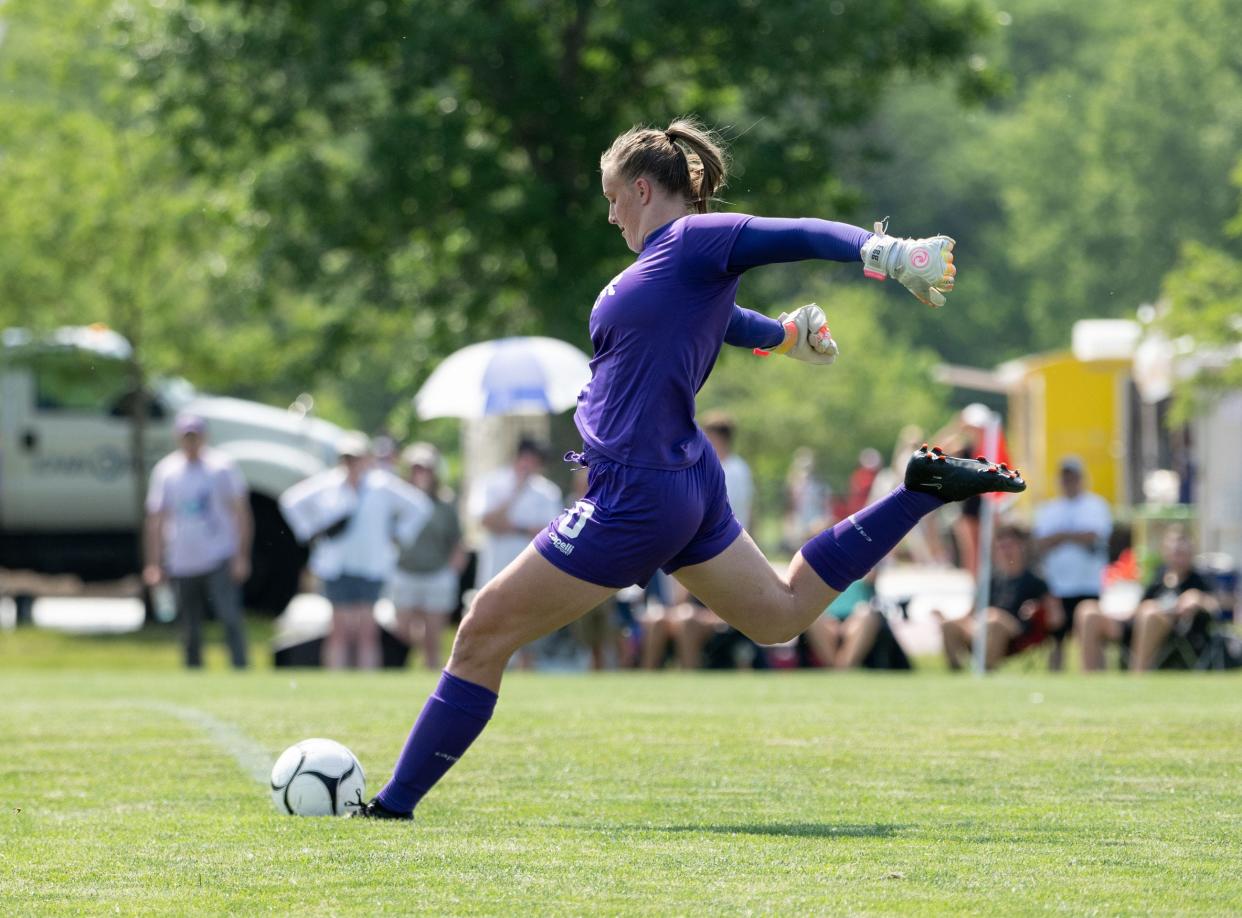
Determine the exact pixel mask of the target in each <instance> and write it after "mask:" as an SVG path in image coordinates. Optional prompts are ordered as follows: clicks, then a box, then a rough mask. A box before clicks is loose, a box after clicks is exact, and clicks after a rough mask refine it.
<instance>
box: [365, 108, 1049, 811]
mask: <svg viewBox="0 0 1242 918" xmlns="http://www.w3.org/2000/svg"><path fill="white" fill-rule="evenodd" d="M600 166H601V171H602V173H603V192H604V197H605V198H606V199H607V200H608V222H609V223H611V224H613V225H615V226H616V227H617V228H618V229H619V230H620V231H621V236H622V238H623V239H624V240H625V243H626V245H627V246H629V248H630V250H631V251H633V252H635V253H636V254H637V255H638V258H637V259H636V260H635V261H634V263H633V264H632V265H630V266H629V267H628V268H626V269H625V270H624V271H622V272H621V273H620V274H618V275H617V276H616V277H614V278H613V279H612V280H611V281H609V282H608V284H607V285H606V286H605V287H604V289H603V290H602V291H600V294H599V296H598V298H597V299H596V300H595V306H594V309H593V310H592V312H591V319H590V331H591V342H592V344H593V345H594V347H595V357H594V359H593V360H592V361H591V380H590V382H588V383H587V385H586V387H585V388H584V389H583V390H582V393H581V395H579V397H578V410H577V413H576V414H575V421H576V423H577V426H578V430H579V431H580V432H581V434H582V439H583V443H584V447H583V452H582V454H581V455H578V454H575V458H577V459H578V460H579V461H582V462H584V463H585V464H586V465H587V467H588V469H589V485H588V490H587V493H586V495H585V496H584V497H583V498H582V499H581V500H579V501H576V502H575V504H574V506H573V507H571V508H569V509H567V510H566V511H565V512H564V513H562V514H561V516H560V517H558V518H557V519H556V520H554V521H553V522H552V523H550V524H549V525H548V527H547V528H546V529H545V530H543V532H541V533H540V534H539V535H538V536H537V537H536V538H535V539H534V541H533V542H532V543H531V544H530V545H528V546H527V547H526V549H525V551H523V553H522V554H521V555H520V556H519V557H518V558H517V560H515V561H514V562H513V563H512V564H510V565H509V566H508V567H507V568H505V570H504V571H502V572H501V573H500V574H499V575H498V576H497V577H496V578H495V579H494V580H492V581H491V582H490V583H489V584H488V585H487V586H486V587H485V588H484V589H482V590H481V591H480V592H479V593H478V595H477V596H476V598H475V600H474V603H473V604H472V606H471V608H470V611H469V613H468V614H467V615H466V617H465V619H464V620H463V621H462V623H461V628H460V630H459V631H458V632H457V639H456V642H455V643H454V645H453V652H452V655H451V657H450V659H449V663H448V666H447V667H446V669H445V670H444V673H443V675H442V677H441V679H440V683H439V685H438V686H437V688H436V690H435V692H434V693H433V694H432V696H431V698H430V699H428V701H427V704H426V706H425V707H424V708H423V711H422V713H421V714H420V715H419V718H418V721H417V722H416V723H415V724H414V728H413V730H412V731H411V732H410V735H409V738H408V739H407V741H406V744H405V748H404V749H403V750H402V752H401V756H400V758H399V759H398V760H397V764H396V768H395V769H394V773H393V777H392V779H391V780H390V781H389V782H388V784H387V785H386V786H385V787H384V788H383V789H382V790H381V791H380V792H379V794H378V795H377V796H376V797H375V799H373V800H372V801H371V802H370V803H368V804H366V805H365V806H363V807H361V808H360V809H359V810H358V815H360V816H364V817H368V818H389V819H394V818H395V819H405V818H410V817H411V813H412V811H413V809H414V806H415V805H416V804H417V803H418V802H419V800H421V799H422V797H423V795H424V794H426V793H427V791H428V790H430V788H431V787H432V785H434V784H435V782H436V781H438V780H439V779H440V777H441V776H442V775H443V774H444V773H445V772H446V771H447V770H448V769H449V767H450V766H451V765H452V764H453V763H454V762H456V761H457V760H458V758H460V757H461V755H462V754H463V753H465V751H466V749H467V748H468V747H469V746H470V744H471V743H472V742H473V741H474V739H475V738H476V737H477V736H478V735H479V733H480V732H481V731H482V730H483V727H484V726H485V725H486V724H487V721H488V719H489V718H490V717H491V714H492V710H493V708H494V707H495V704H496V697H497V696H496V692H497V691H498V690H499V688H500V679H501V674H502V673H503V672H504V668H505V664H506V662H507V661H508V659H509V657H510V655H512V654H513V652H514V651H516V650H517V649H518V648H519V647H521V646H522V645H524V644H526V643H528V642H530V641H532V640H534V639H536V638H538V637H541V636H543V635H545V634H548V633H549V632H551V631H554V630H556V629H557V628H559V627H561V626H563V625H566V624H568V623H569V622H572V621H574V620H575V619H576V618H578V617H579V616H580V615H582V614H583V613H584V612H586V611H587V610H588V609H592V608H594V607H595V606H597V605H599V604H600V603H601V602H603V601H604V600H605V599H606V598H608V597H609V596H610V595H611V594H612V593H614V592H616V591H617V590H618V589H619V588H622V587H625V586H628V585H630V584H632V583H646V582H647V580H648V579H649V578H650V577H651V575H652V574H653V573H654V571H655V570H656V568H663V569H664V570H665V571H666V572H668V573H670V574H673V575H674V576H675V577H677V579H678V580H680V581H681V582H682V583H683V584H684V585H685V587H686V589H688V590H689V591H690V592H691V593H692V594H694V595H695V596H697V597H699V598H700V599H701V600H702V601H703V602H704V603H706V605H707V606H708V607H709V608H711V609H713V610H714V611H715V612H716V613H717V614H718V615H719V616H720V617H721V618H723V619H724V620H725V621H727V622H728V623H729V624H731V625H733V626H734V627H735V628H737V629H738V630H739V631H741V632H742V633H744V634H746V635H748V636H749V637H750V638H752V639H753V640H755V641H757V642H759V643H761V644H775V643H780V642H782V641H786V640H789V639H790V638H793V637H794V636H796V635H798V634H800V633H801V632H802V631H804V630H805V629H806V628H807V626H808V625H810V624H811V622H813V621H814V620H815V619H816V618H817V617H818V616H819V615H820V613H822V612H823V611H824V609H825V608H826V607H827V605H828V604H829V603H830V602H831V601H832V600H833V598H834V597H835V596H836V595H837V594H838V593H839V592H840V591H841V590H843V589H844V588H845V587H846V586H847V585H848V584H849V583H851V582H852V581H854V580H856V579H858V578H859V577H861V576H862V575H863V574H865V573H866V572H867V571H868V570H869V569H870V568H871V567H872V566H874V565H875V563H876V562H877V561H879V560H880V558H882V557H883V556H884V555H885V554H887V553H888V552H889V551H890V550H891V549H892V548H893V547H894V546H895V545H896V544H897V542H898V541H900V539H901V537H902V536H903V535H905V534H906V532H908V531H909V530H910V529H911V527H913V526H914V525H915V524H916V523H917V522H918V521H919V519H921V518H922V517H923V516H924V515H925V514H926V513H929V512H930V511H932V510H934V509H935V508H937V507H939V506H941V505H942V504H943V502H944V501H946V500H961V499H962V498H965V497H969V496H971V495H974V494H978V493H982V492H984V491H997V490H1004V491H1021V490H1023V489H1024V488H1025V487H1026V485H1025V483H1024V482H1023V481H1022V480H1021V478H1019V477H1018V476H1017V474H1016V473H1013V472H1010V471H1008V470H1007V469H1004V468H1002V467H998V466H994V465H991V464H989V463H988V462H987V461H986V460H984V461H977V460H962V459H955V458H952V457H948V456H945V455H943V454H942V453H941V452H940V451H939V450H928V449H927V448H926V447H924V448H923V449H921V450H919V451H918V452H916V453H915V454H914V456H913V457H912V458H911V460H910V463H909V466H908V468H907V471H906V479H905V484H904V485H903V486H898V488H897V489H896V490H895V491H893V492H892V493H891V494H889V495H888V496H887V497H885V498H883V499H882V500H880V501H879V502H877V503H875V504H872V505H871V506H870V507H866V508H864V509H863V510H861V511H859V512H858V513H856V514H854V515H853V516H851V517H849V518H848V519H846V520H843V521H842V522H840V523H838V524H837V525H836V526H835V527H834V528H832V529H830V530H828V531H825V532H823V533H821V534H819V535H817V536H815V537H814V538H812V539H811V540H810V541H809V542H807V543H806V544H805V545H804V546H803V547H802V550H801V551H800V552H799V553H798V554H797V555H796V556H795V557H794V559H793V561H792V562H791V563H790V565H789V569H788V571H787V572H786V573H785V575H784V576H781V575H779V574H777V573H776V572H775V571H774V570H773V569H772V566H771V565H770V564H769V563H768V561H767V559H766V558H764V556H763V554H762V553H761V552H760V551H759V549H758V547H756V545H755V543H754V542H753V541H752V540H751V539H750V537H749V536H748V535H747V534H746V533H745V532H743V531H742V527H741V525H740V524H739V523H738V521H737V520H736V519H735V518H734V516H733V513H732V511H731V510H730V508H729V503H728V500H727V499H726V497H725V488H724V476H723V474H722V473H721V469H720V463H719V461H718V460H717V459H716V456H715V453H714V452H713V451H712V450H711V449H710V448H708V446H707V441H706V439H705V437H704V435H703V432H702V431H701V430H700V429H699V428H698V427H697V426H696V425H695V421H694V396H695V393H696V392H697V391H698V389H699V388H700V387H701V386H702V385H703V382H704V381H705V380H706V379H707V375H708V373H709V372H711V368H712V365H713V364H714V363H715V361H716V357H717V355H718V354H719V352H720V347H721V345H722V344H724V343H728V344H733V345H738V346H744V347H751V348H755V349H763V350H766V351H770V352H773V353H782V354H786V355H788V356H790V357H793V358H795V359H799V360H806V361H809V362H812V363H828V362H831V361H832V360H833V359H834V358H835V356H836V345H835V343H834V342H833V341H832V339H831V337H830V335H829V334H828V329H827V326H826V325H825V320H824V314H823V312H822V310H820V309H819V307H818V306H813V305H812V306H803V307H801V308H800V309H798V310H796V311H795V312H794V313H792V314H791V315H782V316H781V318H780V319H779V320H776V319H769V318H767V317H765V316H761V315H759V314H757V313H754V312H751V311H749V310H745V309H742V308H741V307H738V306H737V305H735V303H734V296H735V294H736V292H737V287H738V282H739V277H740V275H741V274H742V272H743V271H746V270H748V269H750V268H754V267H757V266H759V265H765V264H773V263H776V262H789V261H799V260H804V259H810V258H819V259H827V260H831V261H857V260H861V261H862V262H863V266H864V271H865V273H866V274H867V275H868V276H871V277H876V278H881V279H882V278H884V277H886V276H888V277H893V278H895V279H896V280H898V281H899V282H901V283H902V284H904V285H905V286H906V287H907V288H909V289H910V290H911V292H913V293H914V295H915V296H917V297H918V298H919V299H920V300H922V301H923V302H925V303H928V304H929V305H933V306H939V305H942V304H943V303H944V293H945V292H947V291H949V290H951V289H952V287H953V279H954V275H955V274H956V269H955V268H954V266H953V255H952V249H953V240H952V239H949V238H948V237H946V236H936V237H933V238H930V239H896V238H893V237H891V236H888V235H885V234H884V232H883V231H882V230H881V227H880V226H879V225H877V227H876V232H874V233H868V232H867V231H866V230H863V229H859V228H857V227H854V226H847V225H845V224H841V223H832V222H829V221H826V220H814V219H801V220H789V219H765V218H761V217H750V216H747V215H745V214H728V213H720V214H712V213H708V210H709V205H710V203H711V201H712V198H713V196H714V195H715V194H716V192H718V191H719V190H720V189H721V188H722V187H723V186H724V183H725V159H724V152H723V150H722V149H721V147H720V145H719V144H718V143H717V141H716V139H715V138H714V137H713V136H712V135H711V134H710V133H708V132H707V131H705V130H704V129H703V128H702V127H700V126H699V125H698V124H697V123H696V122H693V121H688V120H678V121H674V122H673V123H672V124H671V125H669V127H668V128H667V129H666V130H658V129H651V128H642V127H635V128H633V129H631V130H629V131H626V132H625V133H624V134H622V135H621V136H619V137H618V138H617V139H616V140H615V141H613V144H612V146H611V147H609V148H608V150H607V152H605V153H604V155H603V157H602V159H601V161H600ZM567 458H568V457H567Z"/></svg>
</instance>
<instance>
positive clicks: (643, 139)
mask: <svg viewBox="0 0 1242 918" xmlns="http://www.w3.org/2000/svg"><path fill="white" fill-rule="evenodd" d="M610 166H611V167H612V168H614V169H616V170H617V171H618V172H619V173H620V175H621V177H622V178H624V179H625V180H627V181H633V180H634V179H636V178H638V177H639V176H644V175H645V176H647V177H648V178H650V179H651V180H653V181H655V182H657V183H658V184H659V185H660V186H661V187H663V188H664V189H665V190H666V191H668V192H669V193H671V194H674V195H680V196H681V197H683V198H684V199H685V201H686V206H687V207H689V208H691V209H692V210H693V211H694V212H695V213H700V214H705V213H707V212H708V211H709V210H710V209H711V203H712V201H713V200H714V199H715V197H716V195H717V193H719V192H720V191H721V189H723V188H724V186H725V181H726V178H727V171H728V160H727V154H726V152H725V149H724V143H723V141H721V140H720V139H719V137H718V136H717V135H716V134H715V133H713V132H712V131H710V130H708V129H707V128H705V127H704V126H703V125H702V124H701V123H700V122H699V121H697V120H696V119H694V118H690V117H686V118H677V119H675V120H674V121H673V122H672V123H671V124H670V125H669V126H668V127H667V128H665V129H664V130H663V131H660V130H657V129H655V128H645V127H640V126H637V125H636V126H634V127H632V128H630V130H628V131H626V132H625V133H624V134H622V135H621V136H620V137H618V138H617V139H616V140H614V141H613V142H612V146H610V147H609V148H608V150H607V151H606V152H605V153H604V155H603V156H601V157H600V168H601V169H603V168H607V167H610Z"/></svg>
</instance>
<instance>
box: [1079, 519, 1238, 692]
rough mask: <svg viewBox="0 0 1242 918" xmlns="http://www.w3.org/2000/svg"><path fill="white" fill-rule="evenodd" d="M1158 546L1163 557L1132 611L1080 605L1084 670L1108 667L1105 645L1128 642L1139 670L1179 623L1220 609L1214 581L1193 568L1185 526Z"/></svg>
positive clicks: (1150, 661)
mask: <svg viewBox="0 0 1242 918" xmlns="http://www.w3.org/2000/svg"><path fill="white" fill-rule="evenodd" d="M1160 552H1161V556H1162V559H1163V562H1164V563H1163V564H1162V565H1161V567H1160V569H1159V570H1157V571H1156V575H1155V576H1154V577H1153V578H1152V580H1151V583H1149V584H1148V586H1147V589H1146V590H1145V591H1144V592H1143V598H1142V600H1141V601H1140V602H1139V604H1138V606H1137V607H1136V608H1135V609H1134V610H1133V611H1132V612H1130V613H1129V614H1128V615H1125V616H1123V617H1119V618H1118V617H1113V616H1110V615H1107V614H1105V613H1104V612H1102V611H1101V610H1100V608H1099V605H1098V604H1091V605H1090V606H1087V607H1083V608H1082V613H1081V614H1082V617H1081V618H1080V619H1079V621H1078V625H1077V628H1078V638H1079V640H1080V642H1081V646H1082V668H1083V670H1084V671H1085V672H1092V671H1095V670H1101V669H1103V668H1104V649H1105V647H1106V645H1107V644H1109V643H1116V644H1120V645H1122V646H1123V647H1128V648H1129V664H1130V668H1131V669H1132V670H1134V671H1135V672H1144V671H1146V670H1148V669H1151V668H1152V667H1153V666H1154V665H1155V664H1156V662H1157V660H1158V656H1159V653H1160V650H1161V648H1162V647H1163V646H1164V643H1165V641H1166V640H1167V639H1168V637H1169V636H1170V634H1171V633H1172V631H1173V629H1174V627H1175V626H1179V625H1180V626H1181V627H1182V628H1188V627H1189V626H1190V625H1192V624H1193V623H1194V622H1195V620H1196V619H1197V618H1198V619H1200V620H1202V619H1204V618H1206V617H1210V616H1212V615H1215V613H1216V612H1217V611H1218V609H1219V605H1218V603H1217V601H1216V597H1215V596H1213V594H1212V586H1211V584H1210V583H1209V582H1208V580H1207V578H1206V577H1204V576H1203V574H1202V573H1200V572H1199V571H1197V570H1195V567H1194V549H1193V547H1192V546H1191V542H1190V538H1189V537H1188V536H1187V535H1186V532H1185V530H1183V529H1181V528H1180V527H1173V528H1170V529H1169V530H1168V531H1167V532H1166V533H1165V535H1164V538H1163V540H1161V545H1160ZM1123 660H1124V655H1123Z"/></svg>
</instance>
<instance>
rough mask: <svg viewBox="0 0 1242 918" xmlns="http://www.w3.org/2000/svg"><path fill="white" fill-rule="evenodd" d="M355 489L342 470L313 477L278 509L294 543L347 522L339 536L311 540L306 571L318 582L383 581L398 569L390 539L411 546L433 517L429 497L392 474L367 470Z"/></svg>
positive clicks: (286, 496) (288, 494)
mask: <svg viewBox="0 0 1242 918" xmlns="http://www.w3.org/2000/svg"><path fill="white" fill-rule="evenodd" d="M358 484H359V486H358V488H357V490H355V489H354V488H353V487H351V486H350V484H349V481H348V479H347V478H346V475H345V470H344V469H343V468H341V467H340V466H337V467H336V468H331V469H327V470H326V471H323V472H320V473H319V474H318V475H312V476H311V477H310V478H307V479H306V480H305V481H303V482H300V483H298V484H296V485H294V486H293V487H292V488H290V489H289V490H288V491H286V492H285V493H284V494H282V495H280V510H281V513H283V514H284V517H285V520H286V521H288V523H289V528H290V529H292V530H293V534H294V535H295V536H296V537H297V538H298V541H301V542H305V541H307V540H308V539H310V538H311V537H312V536H314V535H316V534H317V533H321V532H323V530H324V529H326V528H328V527H329V526H331V525H332V524H333V523H336V522H337V521H339V520H342V519H345V518H348V519H349V524H348V525H347V526H346V527H345V529H344V531H343V532H341V533H340V534H339V535H336V536H332V537H326V536H325V537H321V538H319V539H316V540H315V544H314V547H313V548H312V549H311V556H310V564H309V566H310V569H311V571H312V572H313V573H314V574H315V576H317V577H319V578H320V579H321V580H335V579H337V578H338V577H340V576H341V575H342V574H350V575H352V576H354V577H365V578H366V579H368V580H387V579H388V578H389V577H390V576H391V575H392V572H393V571H394V570H395V569H396V566H397V547H396V545H395V544H394V540H396V541H399V542H401V543H402V544H404V545H409V544H410V543H412V542H413V541H414V540H415V539H416V538H417V537H418V534H419V532H420V531H422V528H423V524H424V523H426V522H427V519H428V517H430V516H431V501H430V499H428V497H427V495H426V494H424V493H423V492H422V491H420V490H418V488H415V487H414V486H413V485H409V484H406V483H405V482H404V481H402V480H401V479H400V478H398V477H397V476H396V475H394V474H392V473H391V472H385V471H384V470H382V469H374V468H373V469H368V470H367V471H366V473H365V474H364V475H363V476H362V478H361V480H360V481H359V483H358Z"/></svg>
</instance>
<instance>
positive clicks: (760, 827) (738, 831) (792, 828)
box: [651, 822, 908, 838]
mask: <svg viewBox="0 0 1242 918" xmlns="http://www.w3.org/2000/svg"><path fill="white" fill-rule="evenodd" d="M906 828H908V826H899V825H892V824H890V823H883V822H876V823H839V822H752V823H738V824H736V825H698V826H693V825H687V826H652V827H651V830H652V831H654V832H711V833H715V834H717V835H777V836H782V837H788V838H889V837H891V836H893V835H896V834H897V833H898V832H900V831H901V830H902V829H906Z"/></svg>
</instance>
